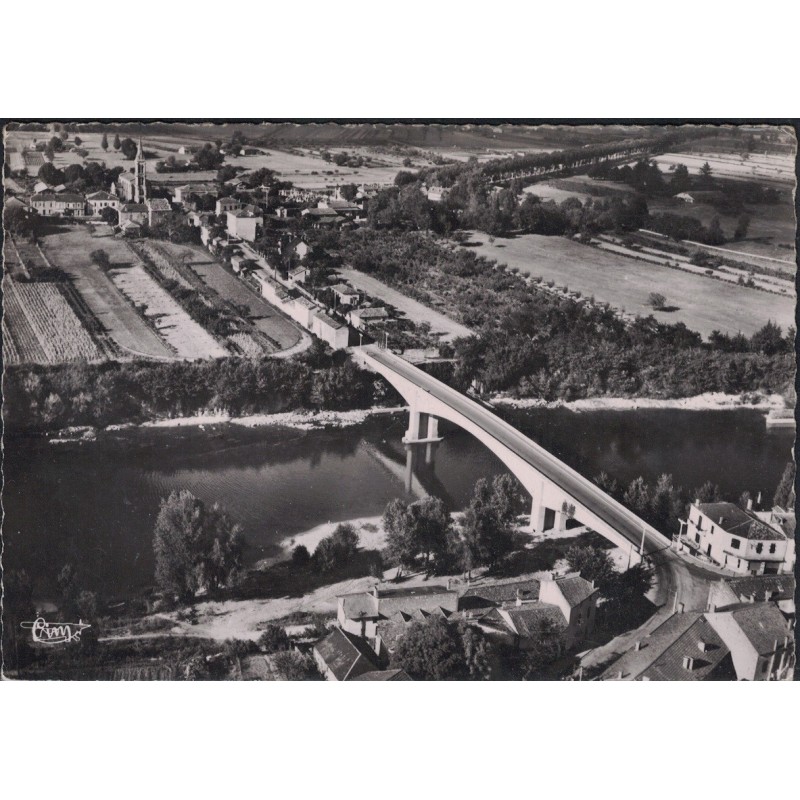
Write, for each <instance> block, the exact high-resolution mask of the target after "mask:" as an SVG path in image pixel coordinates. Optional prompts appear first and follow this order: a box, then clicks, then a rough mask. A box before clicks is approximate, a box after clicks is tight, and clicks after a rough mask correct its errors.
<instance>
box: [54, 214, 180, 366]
mask: <svg viewBox="0 0 800 800" xmlns="http://www.w3.org/2000/svg"><path fill="white" fill-rule="evenodd" d="M41 244H42V249H43V250H44V251H45V253H46V254H47V257H48V258H49V259H50V261H51V262H52V263H53V264H56V265H57V266H59V267H61V269H63V270H64V272H66V273H67V275H69V277H70V278H71V279H72V283H73V286H74V287H75V289H76V290H77V291H78V293H79V294H80V295H81V297H82V298H83V300H84V301H85V303H86V305H87V306H88V307H89V309H90V310H91V311H92V313H93V314H94V316H95V317H96V318H97V319H98V320H99V321H100V323H101V324H102V325H103V326H104V328H105V329H106V331H107V332H108V335H109V336H110V337H111V339H113V340H114V342H116V344H117V345H118V346H119V348H120V350H121V351H122V353H123V356H125V357H128V358H155V359H158V360H172V359H174V358H175V357H176V356H175V354H174V353H173V352H172V350H170V349H169V348H168V347H167V346H166V344H165V343H164V342H163V341H162V340H161V339H160V338H159V337H158V335H157V334H156V333H155V331H153V330H152V328H150V327H149V326H148V325H147V323H146V322H145V321H144V320H143V319H142V318H141V317H140V316H139V314H138V313H137V312H136V310H135V309H134V308H133V307H132V306H131V304H130V302H129V301H128V300H126V299H125V297H124V296H123V295H122V293H121V292H120V290H119V289H118V288H117V287H116V286H115V285H114V283H113V282H112V281H111V279H110V278H109V276H108V275H106V274H105V273H104V272H103V271H102V270H101V269H100V268H99V267H98V266H97V265H96V264H93V263H92V262H91V261H90V259H89V257H88V256H89V253H90V252H91V251H92V250H97V249H102V250H105V251H106V252H107V253H108V256H109V258H110V260H111V263H112V264H130V263H132V262H133V255H132V253H131V252H130V250H128V248H127V247H126V246H125V244H123V243H122V242H121V241H119V240H117V239H115V238H114V237H113V236H112V235H111V233H110V231H109V230H108V229H107V228H104V227H102V226H97V227H96V228H95V234H94V235H92V234H91V233H90V231H89V229H88V228H87V227H86V226H84V225H75V226H70V227H67V228H56V229H51V231H50V232H49V233H48V235H46V236H44V237H43V239H42V241H41Z"/></svg>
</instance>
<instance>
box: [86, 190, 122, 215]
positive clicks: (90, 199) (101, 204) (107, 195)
mask: <svg viewBox="0 0 800 800" xmlns="http://www.w3.org/2000/svg"><path fill="white" fill-rule="evenodd" d="M86 204H87V205H88V206H89V213H90V214H91V215H92V216H93V217H99V216H100V212H101V211H102V210H103V209H104V208H113V209H114V210H115V211H117V210H118V209H119V206H120V202H119V198H118V197H117V196H116V195H114V194H111V192H92V194H87V195H86Z"/></svg>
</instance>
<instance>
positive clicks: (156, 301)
mask: <svg viewBox="0 0 800 800" xmlns="http://www.w3.org/2000/svg"><path fill="white" fill-rule="evenodd" d="M110 277H111V280H112V281H113V282H114V284H115V285H116V286H117V288H118V289H119V290H120V291H121V292H122V293H123V294H124V295H125V296H126V297H127V298H128V299H129V300H130V301H131V303H133V305H134V307H135V308H136V309H137V311H138V312H139V313H140V314H141V315H142V316H143V317H144V318H145V319H147V320H148V322H150V324H151V325H153V327H154V328H155V329H156V331H157V332H158V334H159V336H161V337H162V338H163V339H164V341H165V342H166V343H167V344H168V345H170V346H171V347H172V348H174V350H175V352H176V353H177V354H178V356H179V357H180V358H185V359H195V358H221V357H223V356H226V355H228V352H227V350H225V348H224V347H223V346H222V345H220V344H219V343H218V342H217V341H216V340H215V339H214V337H213V336H212V335H211V334H210V333H208V331H206V330H205V329H204V328H203V327H202V326H201V325H199V324H198V323H197V322H195V321H194V320H193V319H192V318H191V317H190V316H189V315H188V314H187V313H186V311H184V310H183V308H181V306H180V305H179V304H178V302H177V301H176V300H175V299H174V298H173V297H171V296H170V295H169V293H168V292H166V291H165V290H164V289H162V288H161V286H159V285H158V284H157V283H156V282H155V280H153V278H151V277H150V275H148V274H147V271H146V270H145V269H144V267H142V266H141V265H139V264H136V265H134V266H132V267H126V268H124V269H116V270H112V271H111V273H110Z"/></svg>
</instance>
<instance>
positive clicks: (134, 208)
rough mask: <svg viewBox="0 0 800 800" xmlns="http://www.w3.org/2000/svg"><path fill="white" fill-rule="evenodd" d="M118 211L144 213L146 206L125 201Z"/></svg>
mask: <svg viewBox="0 0 800 800" xmlns="http://www.w3.org/2000/svg"><path fill="white" fill-rule="evenodd" d="M120 211H122V212H124V213H126V214H146V213H147V206H146V205H144V204H143V203H125V205H124V206H121V207H120Z"/></svg>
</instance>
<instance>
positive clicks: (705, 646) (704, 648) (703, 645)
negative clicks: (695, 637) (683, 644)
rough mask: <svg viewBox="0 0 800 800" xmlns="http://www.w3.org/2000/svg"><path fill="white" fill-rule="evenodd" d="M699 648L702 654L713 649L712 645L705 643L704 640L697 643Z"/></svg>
mask: <svg viewBox="0 0 800 800" xmlns="http://www.w3.org/2000/svg"><path fill="white" fill-rule="evenodd" d="M697 647H698V648H699V650H700V652H701V653H707V652H708V651H709V650H710V649H711V645H710V644H709V643H708V642H704V641H703V640H702V639H701V640H700V641H699V642H698V643H697Z"/></svg>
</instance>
